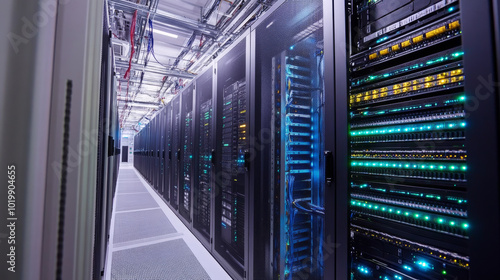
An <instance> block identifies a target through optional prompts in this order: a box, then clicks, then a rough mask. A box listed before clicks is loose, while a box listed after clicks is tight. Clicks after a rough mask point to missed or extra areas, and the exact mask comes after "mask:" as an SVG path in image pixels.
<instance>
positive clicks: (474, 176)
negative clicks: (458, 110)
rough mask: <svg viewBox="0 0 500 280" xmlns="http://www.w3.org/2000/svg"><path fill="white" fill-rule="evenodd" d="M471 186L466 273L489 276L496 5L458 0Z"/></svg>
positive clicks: (494, 189)
mask: <svg viewBox="0 0 500 280" xmlns="http://www.w3.org/2000/svg"><path fill="white" fill-rule="evenodd" d="M460 9H461V11H462V21H463V35H462V36H463V39H462V40H463V41H462V45H463V47H464V50H465V55H464V67H465V69H466V70H465V71H466V75H467V76H468V77H470V78H469V79H467V80H466V81H465V93H466V99H467V100H468V101H469V102H468V103H467V104H466V107H465V108H466V113H467V114H468V118H467V127H466V128H465V133H466V135H467V139H466V145H467V154H468V157H467V161H468V171H469V172H468V179H467V181H468V182H467V184H468V186H469V188H468V190H467V192H468V199H469V202H468V203H469V209H468V212H469V217H470V218H469V220H470V224H471V228H470V240H469V246H470V248H471V250H470V258H471V260H470V262H471V268H470V279H488V278H491V277H492V276H493V275H495V274H498V273H495V272H493V271H492V270H493V269H494V268H496V267H497V266H498V263H499V262H500V255H499V254H498V252H499V251H500V239H499V236H500V206H499V203H500V192H499V187H498V186H500V178H499V176H500V175H499V174H500V172H499V171H500V166H499V158H500V151H499V145H498V143H500V137H499V133H500V121H499V115H500V113H499V108H500V103H499V93H500V90H499V81H500V76H499V75H500V30H499V29H500V20H499V19H500V5H499V3H498V1H495V0H491V1H461V2H460Z"/></svg>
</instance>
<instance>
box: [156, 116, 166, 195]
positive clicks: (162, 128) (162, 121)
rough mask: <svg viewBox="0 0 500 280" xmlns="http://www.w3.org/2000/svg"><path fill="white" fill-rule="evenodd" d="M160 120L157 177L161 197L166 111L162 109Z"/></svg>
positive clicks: (163, 177)
mask: <svg viewBox="0 0 500 280" xmlns="http://www.w3.org/2000/svg"><path fill="white" fill-rule="evenodd" d="M158 117H159V118H160V158H159V160H160V177H159V186H160V187H159V190H158V191H159V193H160V195H161V196H162V197H164V196H165V130H166V120H165V117H166V110H165V108H162V109H161V111H160V113H159V114H158Z"/></svg>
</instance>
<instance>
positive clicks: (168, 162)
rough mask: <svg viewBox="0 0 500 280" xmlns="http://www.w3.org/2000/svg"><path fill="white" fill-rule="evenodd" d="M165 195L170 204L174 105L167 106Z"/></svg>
mask: <svg viewBox="0 0 500 280" xmlns="http://www.w3.org/2000/svg"><path fill="white" fill-rule="evenodd" d="M164 110H165V133H166V135H165V152H166V155H165V176H164V182H165V193H164V194H163V197H164V198H165V199H166V200H167V202H170V193H171V189H172V181H171V180H172V161H173V158H172V105H171V103H168V104H167V106H165V109H164Z"/></svg>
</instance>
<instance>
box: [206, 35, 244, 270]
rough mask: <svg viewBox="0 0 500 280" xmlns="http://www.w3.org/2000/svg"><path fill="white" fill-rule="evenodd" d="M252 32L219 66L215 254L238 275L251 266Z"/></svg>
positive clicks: (223, 58) (216, 86)
mask: <svg viewBox="0 0 500 280" xmlns="http://www.w3.org/2000/svg"><path fill="white" fill-rule="evenodd" d="M249 46H250V41H249V39H248V32H247V33H246V34H244V35H242V37H240V39H239V40H238V41H237V42H236V43H234V46H233V47H231V48H230V49H229V50H227V51H226V52H225V53H224V54H223V55H221V57H220V58H219V59H218V60H217V62H216V66H215V70H214V71H215V79H214V80H215V81H216V85H215V88H216V90H217V101H216V102H217V103H216V110H215V116H216V153H215V193H214V196H215V198H214V199H215V201H214V204H215V205H214V207H215V208H214V216H215V217H214V237H213V238H214V248H213V252H212V253H213V254H214V255H215V256H216V258H218V260H219V262H220V263H222V265H223V266H224V267H225V269H226V270H227V271H228V272H229V274H230V275H231V276H232V277H234V278H238V279H241V278H245V277H246V273H247V270H248V266H249V246H248V244H249V238H251V236H249V235H248V231H249V212H250V211H251V210H250V209H251V208H250V207H251V206H250V205H249V201H251V200H249V195H250V188H249V182H248V180H249V178H248V171H249V168H250V151H249V149H250V146H249V135H250V133H249V129H250V123H249V120H250V119H249V113H248V111H249V110H250V109H251V108H250V106H249V105H250V104H249V90H250V87H249V66H250V61H249V60H250V53H249Z"/></svg>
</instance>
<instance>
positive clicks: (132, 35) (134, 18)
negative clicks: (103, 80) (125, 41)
mask: <svg viewBox="0 0 500 280" xmlns="http://www.w3.org/2000/svg"><path fill="white" fill-rule="evenodd" d="M136 20H137V10H135V12H134V16H133V17H132V22H131V23H130V45H131V47H132V50H131V52H130V59H129V61H128V69H127V71H126V72H125V77H124V78H125V79H127V78H129V76H130V69H131V68H132V58H133V57H134V53H135V49H134V34H135V22H136Z"/></svg>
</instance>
